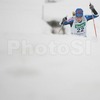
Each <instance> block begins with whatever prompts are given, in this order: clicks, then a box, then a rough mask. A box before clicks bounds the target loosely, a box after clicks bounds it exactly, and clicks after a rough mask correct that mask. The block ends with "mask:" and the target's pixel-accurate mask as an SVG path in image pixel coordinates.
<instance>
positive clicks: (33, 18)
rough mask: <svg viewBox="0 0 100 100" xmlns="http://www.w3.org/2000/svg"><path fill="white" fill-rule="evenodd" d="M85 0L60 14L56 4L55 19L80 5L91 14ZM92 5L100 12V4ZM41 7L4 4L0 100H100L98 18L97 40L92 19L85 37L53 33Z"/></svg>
mask: <svg viewBox="0 0 100 100" xmlns="http://www.w3.org/2000/svg"><path fill="white" fill-rule="evenodd" d="M85 1H86V2H85ZM85 1H80V0H78V1H74V0H67V1H66V2H67V3H66V4H65V5H68V6H67V8H65V5H64V6H62V9H64V11H63V10H61V11H59V12H58V10H57V9H56V6H54V7H55V10H54V12H55V11H56V12H57V14H55V15H58V16H59V15H61V16H60V17H59V19H60V18H62V17H63V16H64V13H65V14H66V10H67V9H69V10H67V11H68V12H69V13H70V12H71V11H72V10H73V9H74V8H76V7H77V6H82V7H84V9H86V10H85V11H86V13H88V12H89V9H88V2H89V1H87V0H85ZM64 2H65V1H64ZM79 2H80V3H79ZM92 2H93V4H94V5H95V6H96V8H97V10H98V11H99V12H100V7H99V5H98V3H97V2H95V1H93V0H92ZM58 3H59V6H60V5H63V4H64V3H63V2H61V1H60V2H58ZM42 4H43V1H42V0H41V1H40V0H17V1H15V0H9V1H7V0H1V1H0V100H100V61H99V58H100V35H99V33H100V24H99V21H100V18H98V19H96V20H95V21H96V25H97V33H98V38H97V39H96V38H95V35H94V31H93V24H92V21H91V22H89V24H88V37H87V38H84V37H78V36H71V35H70V34H69V33H68V34H69V35H52V34H49V33H50V30H51V28H50V26H48V25H47V24H46V23H45V22H44V21H42V16H41V15H42ZM69 4H72V6H69ZM55 5H56V4H55ZM57 5H58V4H57ZM49 6H50V7H51V10H52V8H53V7H52V4H50V5H49V4H48V6H47V7H48V10H49ZM63 7H64V8H63ZM72 7H73V8H72ZM59 8H60V7H59ZM49 11H50V10H49ZM62 12H64V13H63V14H62ZM58 13H59V14H58ZM46 14H47V15H48V14H49V12H48V13H46ZM70 14H71V13H70ZM70 14H69V16H70ZM52 16H53V17H54V18H55V17H56V16H54V14H52ZM49 17H50V16H49ZM50 18H51V17H50Z"/></svg>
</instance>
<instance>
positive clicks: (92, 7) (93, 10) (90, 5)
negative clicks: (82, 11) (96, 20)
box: [89, 3, 98, 15]
mask: <svg viewBox="0 0 100 100" xmlns="http://www.w3.org/2000/svg"><path fill="white" fill-rule="evenodd" d="M89 7H90V9H91V11H92V12H93V13H94V14H95V15H98V12H97V11H96V10H95V8H94V6H93V5H92V4H91V3H90V4H89Z"/></svg>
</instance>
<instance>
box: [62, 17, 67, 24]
mask: <svg viewBox="0 0 100 100" xmlns="http://www.w3.org/2000/svg"><path fill="white" fill-rule="evenodd" d="M66 20H67V17H64V18H63V19H62V22H61V25H63V23H64V22H65V21H66Z"/></svg>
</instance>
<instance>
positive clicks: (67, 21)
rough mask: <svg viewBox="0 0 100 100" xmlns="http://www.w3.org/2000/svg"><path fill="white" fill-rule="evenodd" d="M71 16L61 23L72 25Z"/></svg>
mask: <svg viewBox="0 0 100 100" xmlns="http://www.w3.org/2000/svg"><path fill="white" fill-rule="evenodd" d="M73 21H74V20H73V18H70V19H69V20H65V21H64V22H63V25H70V26H72V24H73Z"/></svg>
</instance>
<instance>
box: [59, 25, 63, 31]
mask: <svg viewBox="0 0 100 100" xmlns="http://www.w3.org/2000/svg"><path fill="white" fill-rule="evenodd" d="M63 26H64V25H61V28H60V29H59V32H58V33H60V31H61V30H62V28H63Z"/></svg>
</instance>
